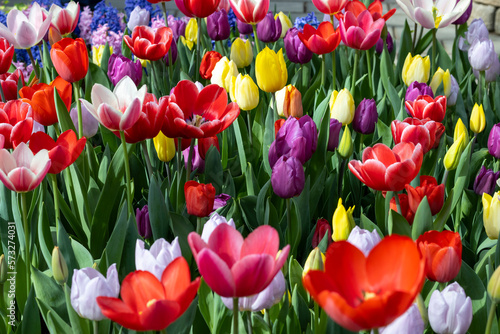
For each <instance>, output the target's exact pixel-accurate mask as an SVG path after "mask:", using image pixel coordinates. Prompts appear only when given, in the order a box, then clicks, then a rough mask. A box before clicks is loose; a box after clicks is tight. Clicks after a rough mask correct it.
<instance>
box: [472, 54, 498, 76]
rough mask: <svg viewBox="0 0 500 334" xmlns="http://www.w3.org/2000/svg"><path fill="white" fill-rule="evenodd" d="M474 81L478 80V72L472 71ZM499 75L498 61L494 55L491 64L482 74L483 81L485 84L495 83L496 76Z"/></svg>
mask: <svg viewBox="0 0 500 334" xmlns="http://www.w3.org/2000/svg"><path fill="white" fill-rule="evenodd" d="M472 72H473V73H474V76H475V77H476V79H478V80H479V71H477V70H474V69H473V70H472ZM499 75H500V61H499V60H498V55H497V54H496V53H495V58H494V59H493V64H492V65H491V67H490V68H489V69H487V70H486V71H485V72H484V79H485V80H486V82H494V81H497V78H498V76H499Z"/></svg>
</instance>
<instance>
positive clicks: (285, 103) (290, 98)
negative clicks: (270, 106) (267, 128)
mask: <svg viewBox="0 0 500 334" xmlns="http://www.w3.org/2000/svg"><path fill="white" fill-rule="evenodd" d="M276 104H277V108H278V110H277V111H278V115H280V116H284V117H286V118H288V117H290V116H293V117H302V115H303V114H304V113H303V109H302V94H300V91H299V90H298V89H297V88H295V86H293V85H288V86H285V87H283V89H280V90H279V91H277V92H276Z"/></svg>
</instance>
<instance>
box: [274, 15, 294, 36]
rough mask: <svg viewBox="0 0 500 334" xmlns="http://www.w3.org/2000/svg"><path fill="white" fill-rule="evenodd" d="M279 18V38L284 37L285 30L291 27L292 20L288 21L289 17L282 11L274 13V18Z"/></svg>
mask: <svg viewBox="0 0 500 334" xmlns="http://www.w3.org/2000/svg"><path fill="white" fill-rule="evenodd" d="M278 17H279V18H280V23H281V36H280V37H281V38H284V37H285V35H286V32H287V31H288V29H290V28H292V27H293V23H292V21H290V18H289V17H288V16H287V15H285V13H283V12H279V13H278V14H275V15H274V19H275V20H276V19H277V18H278Z"/></svg>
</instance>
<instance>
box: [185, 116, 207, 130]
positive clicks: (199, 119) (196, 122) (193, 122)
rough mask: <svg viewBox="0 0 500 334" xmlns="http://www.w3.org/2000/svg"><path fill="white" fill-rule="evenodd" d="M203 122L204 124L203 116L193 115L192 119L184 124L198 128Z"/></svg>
mask: <svg viewBox="0 0 500 334" xmlns="http://www.w3.org/2000/svg"><path fill="white" fill-rule="evenodd" d="M203 122H205V118H204V117H203V116H200V115H193V117H192V118H191V119H190V120H188V121H187V122H186V123H187V124H189V125H193V126H196V127H197V128H199V127H200V125H201V124H203Z"/></svg>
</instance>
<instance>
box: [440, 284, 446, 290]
mask: <svg viewBox="0 0 500 334" xmlns="http://www.w3.org/2000/svg"><path fill="white" fill-rule="evenodd" d="M444 288H446V282H444V283H443V282H439V290H440V291H443V290H444Z"/></svg>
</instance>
